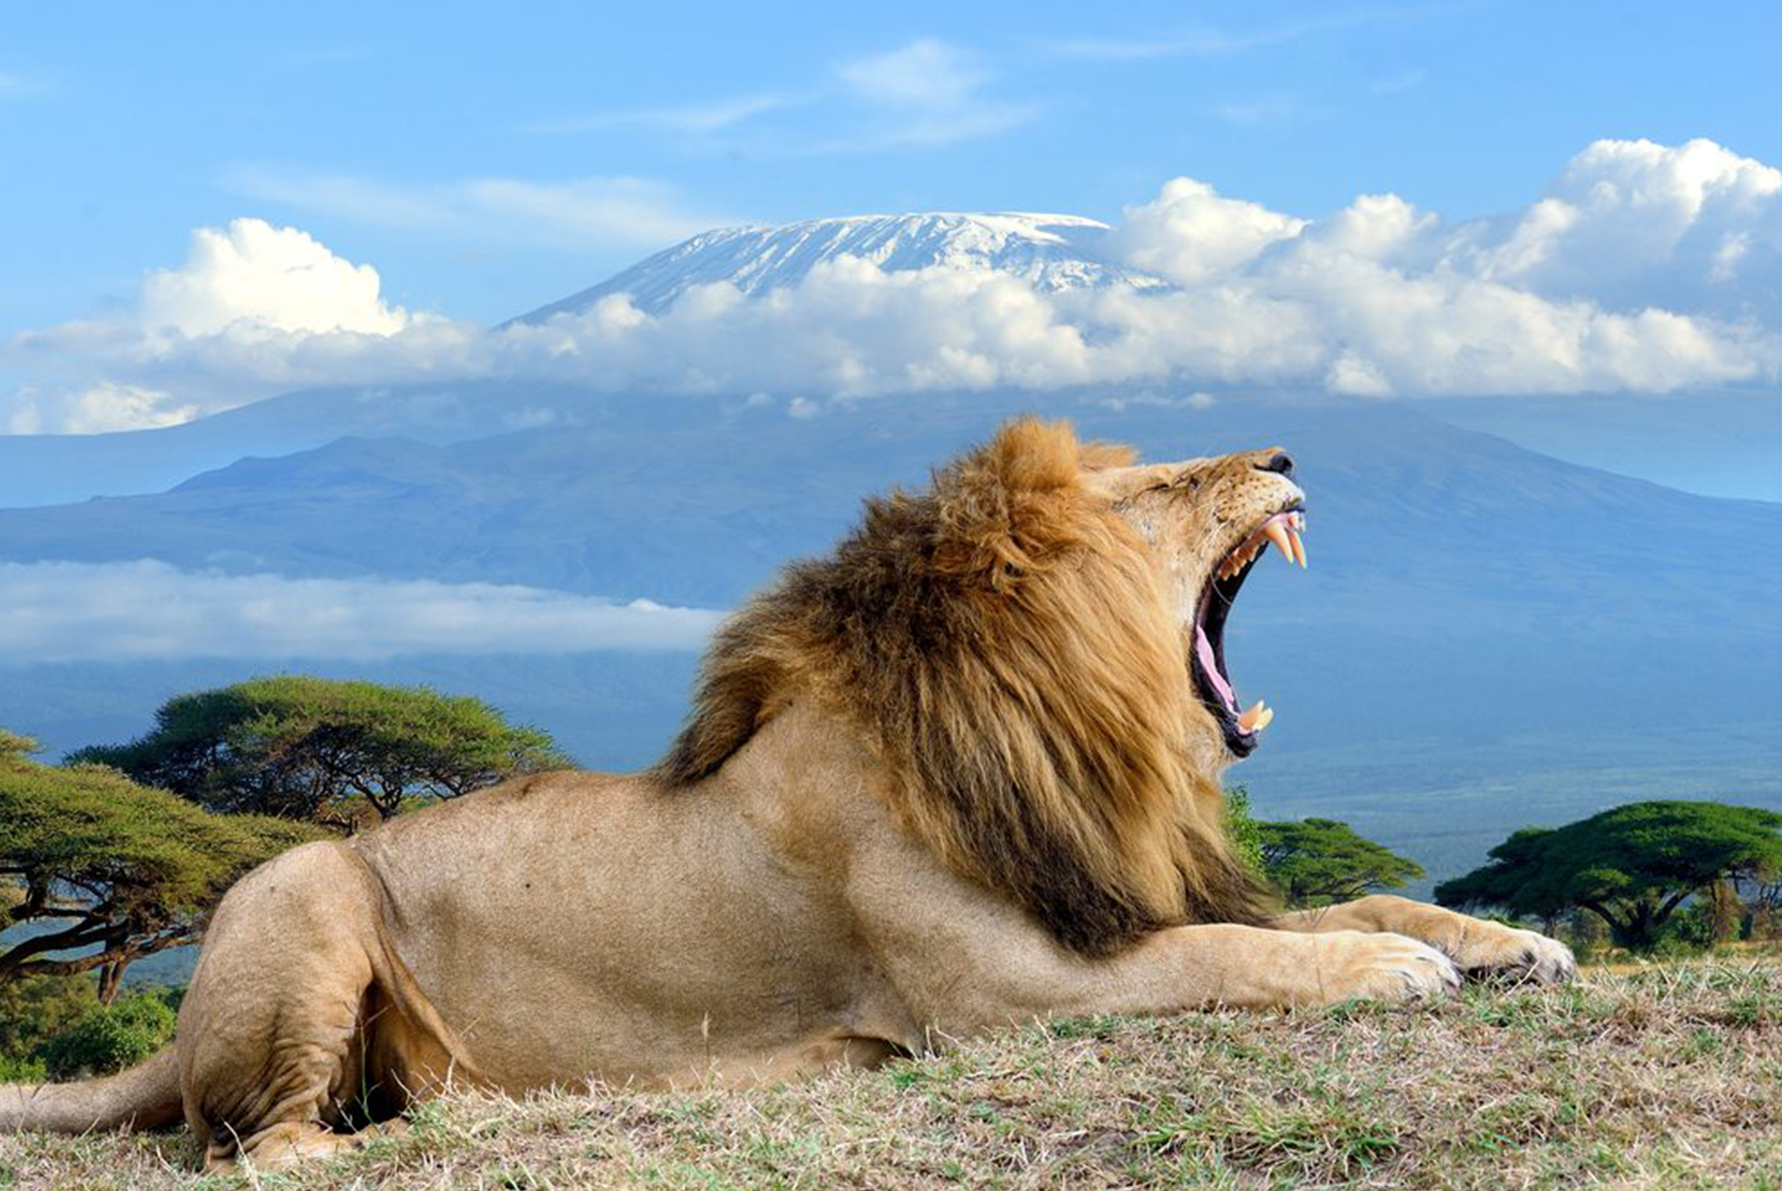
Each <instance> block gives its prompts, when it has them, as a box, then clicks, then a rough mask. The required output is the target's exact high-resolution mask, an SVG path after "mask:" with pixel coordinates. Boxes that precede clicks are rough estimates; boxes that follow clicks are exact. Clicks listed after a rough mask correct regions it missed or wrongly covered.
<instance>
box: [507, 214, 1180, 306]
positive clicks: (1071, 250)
mask: <svg viewBox="0 0 1782 1191" xmlns="http://www.w3.org/2000/svg"><path fill="white" fill-rule="evenodd" d="M1108 231H1109V229H1108V226H1107V224H1105V223H1100V222H1098V221H1096V220H1093V219H1085V218H1083V217H1082V216H1080V215H1032V214H1021V213H1007V212H1005V213H998V214H982V215H971V214H953V213H947V212H931V213H924V214H915V215H854V216H848V217H845V218H839V219H813V220H810V221H808V222H805V223H791V224H784V225H780V226H777V227H737V228H721V229H719V230H717V231H710V232H705V233H703V234H701V235H698V236H694V237H693V238H692V239H690V240H687V241H684V242H683V243H680V244H677V245H675V246H674V247H673V248H669V249H667V250H665V251H663V252H659V253H657V254H656V255H655V256H652V257H650V258H649V259H648V260H645V261H642V262H640V263H638V264H636V265H633V266H632V267H631V268H629V269H626V270H625V271H624V272H622V273H619V274H617V275H615V276H613V277H611V278H608V279H607V280H606V281H603V282H601V283H600V284H599V285H596V286H593V287H592V288H590V289H585V290H583V291H581V292H580V293H577V294H572V295H570V296H569V297H567V298H564V299H562V300H561V301H558V302H553V303H551V304H550V305H548V306H542V307H540V308H539V309H537V310H534V311H532V312H531V313H529V314H525V315H522V316H521V317H520V318H518V319H516V320H514V321H516V322H526V323H536V322H543V321H545V320H546V319H549V318H550V317H552V316H553V315H557V314H576V313H579V312H581V311H584V310H587V309H589V308H591V307H592V306H594V305H595V303H597V302H599V301H600V299H602V298H604V297H606V296H607V295H609V294H627V295H629V296H630V298H631V303H632V305H634V306H636V307H637V308H638V309H639V310H644V311H647V312H649V313H651V314H660V313H662V312H663V311H665V310H667V309H668V308H669V307H670V306H672V305H673V304H674V302H675V299H677V298H679V297H680V296H681V295H682V294H684V293H686V292H687V291H688V290H689V289H691V288H693V287H694V286H697V285H710V284H713V283H715V282H727V283H729V284H731V285H734V286H735V287H736V288H737V289H739V290H741V291H742V292H743V293H745V294H750V295H754V294H760V293H763V292H765V291H767V290H771V289H777V288H780V287H782V286H787V285H793V284H796V283H797V282H798V281H800V280H802V279H803V278H804V277H805V276H806V275H808V274H809V273H810V271H811V270H812V269H813V268H815V267H816V266H817V265H819V264H821V263H823V262H826V261H833V260H835V259H837V258H838V257H842V256H851V257H858V258H860V259H862V260H867V261H871V262H872V263H873V264H875V265H877V266H878V267H879V268H881V269H884V270H885V271H886V272H901V271H904V270H910V269H928V268H951V269H961V268H978V269H995V270H997V271H999V272H1003V273H1010V274H1013V275H1014V276H1017V277H1021V278H1024V279H1025V280H1027V281H1029V282H1031V283H1032V284H1033V285H1034V286H1035V287H1036V288H1038V289H1041V290H1062V289H1082V288H1091V287H1099V286H1106V285H1119V284H1124V285H1131V286H1135V287H1137V288H1140V289H1150V288H1155V287H1159V286H1164V285H1166V284H1168V283H1167V282H1165V281H1164V280H1163V279H1162V278H1159V277H1156V276H1153V275H1151V274H1148V273H1144V272H1141V271H1138V270H1135V269H1130V268H1127V267H1125V266H1123V265H1120V264H1118V263H1116V262H1114V261H1111V260H1109V259H1107V258H1106V257H1105V256H1104V255H1103V251H1102V249H1103V245H1104V243H1105V241H1106V239H1107V235H1108Z"/></svg>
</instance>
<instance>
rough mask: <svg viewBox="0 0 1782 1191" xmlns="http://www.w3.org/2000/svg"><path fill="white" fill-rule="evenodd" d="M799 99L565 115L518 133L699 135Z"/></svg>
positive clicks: (743, 98)
mask: <svg viewBox="0 0 1782 1191" xmlns="http://www.w3.org/2000/svg"><path fill="white" fill-rule="evenodd" d="M799 102H800V100H798V99H795V98H794V97H792V96H787V95H779V94H774V93H771V92H763V93H759V94H754V95H733V96H730V97H728V98H725V99H714V100H710V101H707V102H705V103H692V104H682V105H679V106H676V107H665V108H638V109H635V110H632V111H622V112H594V113H590V114H588V115H581V116H564V117H562V118H560V119H555V120H539V121H535V122H533V123H531V124H527V125H524V126H523V127H522V128H521V129H520V131H522V132H530V133H537V134H541V135H559V134H565V133H579V132H603V131H606V130H608V129H613V128H640V129H645V130H647V131H652V132H670V133H681V134H684V135H689V136H702V135H707V134H710V133H714V132H721V131H723V130H724V129H726V128H730V127H732V126H734V125H737V124H741V123H743V122H744V121H747V120H752V119H754V118H755V117H756V116H761V115H765V114H767V113H768V112H773V111H778V110H780V109H782V108H787V107H792V106H794V105H796V104H798V103H799Z"/></svg>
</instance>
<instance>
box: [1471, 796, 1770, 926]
mask: <svg viewBox="0 0 1782 1191" xmlns="http://www.w3.org/2000/svg"><path fill="white" fill-rule="evenodd" d="M1779 829H1782V815H1778V814H1775V813H1774V812H1772V811H1766V810H1760V809H1758V808H1756V807H1748V806H1727V805H1725V804H1724V803H1719V802H1635V803H1630V804H1628V805H1627V806H1618V807H1616V808H1614V809H1613V810H1607V811H1603V812H1602V813H1601V814H1597V815H1592V816H1591V817H1590V818H1588V819H1580V820H1579V821H1578V822H1576V823H1568V824H1567V825H1566V826H1564V827H1559V828H1545V827H1525V828H1523V829H1522V830H1521V831H1518V832H1516V833H1515V834H1514V835H1512V836H1510V838H1509V839H1507V840H1505V841H1504V842H1503V843H1501V844H1499V845H1498V846H1497V847H1495V848H1493V849H1491V852H1490V856H1491V862H1490V863H1489V864H1486V865H1483V866H1482V867H1480V868H1476V869H1474V870H1473V871H1472V872H1470V873H1467V874H1466V875H1465V876H1463V877H1456V878H1455V879H1454V880H1452V881H1444V882H1443V883H1442V884H1440V885H1438V886H1436V900H1437V901H1438V902H1440V903H1441V904H1442V905H1445V906H1455V907H1467V906H1501V907H1502V908H1504V909H1506V910H1508V911H1509V912H1510V913H1512V914H1527V915H1533V916H1536V917H1540V918H1548V919H1552V918H1557V917H1559V916H1560V915H1562V914H1564V913H1565V912H1566V911H1568V910H1571V909H1573V908H1579V909H1584V910H1588V911H1590V912H1591V913H1593V914H1595V915H1597V916H1598V917H1599V918H1601V919H1602V920H1603V921H1604V922H1605V923H1607V924H1608V927H1609V932H1610V936H1611V937H1612V938H1613V939H1614V940H1615V942H1616V943H1619V944H1620V945H1621V946H1623V947H1630V948H1635V949H1640V950H1644V949H1646V948H1650V947H1652V946H1653V945H1654V944H1655V943H1657V942H1658V937H1659V936H1658V932H1659V929H1660V928H1661V927H1663V926H1664V924H1665V922H1666V921H1667V920H1668V919H1669V918H1670V917H1671V915H1672V913H1673V912H1675V911H1676V909H1677V907H1678V906H1680V905H1682V904H1683V901H1684V900H1685V899H1686V898H1688V897H1689V895H1690V894H1692V893H1695V892H1698V891H1700V890H1703V889H1707V888H1709V887H1711V886H1713V885H1714V884H1715V883H1716V882H1719V881H1739V880H1754V879H1763V878H1764V877H1765V876H1766V875H1769V874H1774V873H1776V872H1777V871H1779V870H1782V834H1779V833H1778V832H1779Z"/></svg>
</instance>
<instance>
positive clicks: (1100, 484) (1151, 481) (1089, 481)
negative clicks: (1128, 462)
mask: <svg viewBox="0 0 1782 1191" xmlns="http://www.w3.org/2000/svg"><path fill="white" fill-rule="evenodd" d="M1180 471H1181V465H1180V464H1174V463H1147V464H1144V465H1143V466H1140V467H1108V468H1102V469H1100V470H1096V471H1085V472H1083V475H1082V484H1083V487H1085V488H1087V489H1088V490H1089V491H1091V492H1093V493H1095V494H1096V495H1097V496H1102V497H1106V498H1107V499H1108V500H1109V501H1111V502H1113V503H1115V504H1118V503H1119V502H1120V501H1123V500H1126V499H1128V498H1129V497H1133V496H1137V495H1138V494H1139V493H1140V492H1147V491H1150V490H1151V489H1153V488H1167V487H1169V486H1170V484H1172V483H1174V482H1175V479H1176V475H1177V473H1178V472H1180Z"/></svg>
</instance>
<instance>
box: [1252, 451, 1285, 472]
mask: <svg viewBox="0 0 1782 1191" xmlns="http://www.w3.org/2000/svg"><path fill="white" fill-rule="evenodd" d="M1256 467H1257V469H1258V470H1260V471H1278V472H1280V473H1281V474H1282V475H1283V476H1286V477H1287V478H1288V479H1292V478H1293V456H1291V455H1289V454H1288V453H1287V452H1286V451H1277V452H1276V453H1275V457H1274V458H1273V459H1270V460H1269V461H1268V462H1267V463H1258V464H1257V465H1256Z"/></svg>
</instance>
